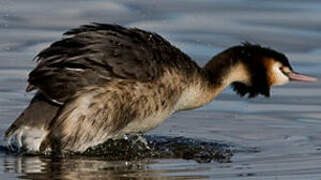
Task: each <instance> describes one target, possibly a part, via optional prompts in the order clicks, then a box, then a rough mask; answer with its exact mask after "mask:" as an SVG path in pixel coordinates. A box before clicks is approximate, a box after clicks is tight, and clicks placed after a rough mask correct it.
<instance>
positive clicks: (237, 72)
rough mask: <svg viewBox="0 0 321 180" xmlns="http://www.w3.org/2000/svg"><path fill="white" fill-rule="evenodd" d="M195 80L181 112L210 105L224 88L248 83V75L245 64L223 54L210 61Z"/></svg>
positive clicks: (188, 91) (184, 97) (184, 96)
mask: <svg viewBox="0 0 321 180" xmlns="http://www.w3.org/2000/svg"><path fill="white" fill-rule="evenodd" d="M200 73H201V75H200V76H198V78H194V80H193V83H192V85H191V86H190V88H189V89H188V90H186V91H185V92H184V93H183V94H182V97H183V98H181V99H184V100H185V101H184V102H185V103H184V105H182V106H181V108H180V110H187V109H194V108H197V107H201V106H204V105H206V104H208V103H210V102H211V101H212V100H213V99H214V98H215V97H216V96H217V95H218V94H219V93H220V92H221V91H222V90H223V89H224V88H226V87H227V86H228V85H230V84H231V83H233V82H243V83H247V81H248V79H249V78H248V77H249V76H248V73H247V70H246V68H245V66H244V65H243V64H241V63H240V62H239V61H237V60H234V59H233V58H231V57H230V56H228V55H226V54H225V53H222V54H220V55H217V56H215V57H214V58H213V59H212V60H210V61H209V62H208V63H207V64H206V65H205V66H204V67H203V68H202V70H201V72H200Z"/></svg>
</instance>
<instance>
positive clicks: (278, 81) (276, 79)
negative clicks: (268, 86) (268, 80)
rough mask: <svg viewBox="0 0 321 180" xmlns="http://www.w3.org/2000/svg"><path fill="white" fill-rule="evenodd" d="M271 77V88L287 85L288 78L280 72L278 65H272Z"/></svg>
mask: <svg viewBox="0 0 321 180" xmlns="http://www.w3.org/2000/svg"><path fill="white" fill-rule="evenodd" d="M272 76H273V77H272V78H273V81H272V85H273V86H280V85H283V84H286V83H288V82H289V81H290V80H289V77H288V76H286V75H285V74H284V73H283V72H282V71H281V69H280V65H279V64H274V65H273V68H272Z"/></svg>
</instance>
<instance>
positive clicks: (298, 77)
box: [287, 72, 318, 82]
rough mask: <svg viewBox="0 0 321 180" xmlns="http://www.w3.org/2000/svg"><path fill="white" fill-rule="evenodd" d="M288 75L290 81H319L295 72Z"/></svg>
mask: <svg viewBox="0 0 321 180" xmlns="http://www.w3.org/2000/svg"><path fill="white" fill-rule="evenodd" d="M287 75H288V77H289V78H290V81H303V82H314V81H317V80H318V79H317V78H314V77H311V76H307V75H303V74H299V73H295V72H291V73H288V74H287Z"/></svg>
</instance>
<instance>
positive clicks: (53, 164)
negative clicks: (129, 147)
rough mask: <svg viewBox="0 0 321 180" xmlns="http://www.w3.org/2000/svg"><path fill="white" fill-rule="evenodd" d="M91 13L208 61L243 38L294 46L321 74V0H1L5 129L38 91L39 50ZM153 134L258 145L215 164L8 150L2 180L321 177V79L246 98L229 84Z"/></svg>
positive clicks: (1, 118) (298, 63)
mask: <svg viewBox="0 0 321 180" xmlns="http://www.w3.org/2000/svg"><path fill="white" fill-rule="evenodd" d="M90 22H101V23H117V24H121V25H125V26H130V27H139V28H143V29H146V30H150V31H155V32H158V33H159V34H161V35H162V36H164V37H166V38H167V39H168V40H169V41H171V42H172V44H174V45H175V46H177V47H179V48H180V49H182V50H183V51H184V52H186V53H187V54H189V55H190V56H191V57H192V58H193V59H195V60H196V61H197V62H198V63H199V64H200V65H203V64H204V63H205V62H206V61H207V60H208V59H209V58H211V57H212V56H213V55H215V54H217V53H219V52H220V51H222V50H223V49H225V48H228V47H230V46H232V45H236V44H239V43H240V42H242V41H250V42H254V43H259V44H262V45H264V46H268V47H273V48H275V49H277V50H279V51H282V52H284V53H286V55H287V56H288V58H289V59H290V61H291V63H292V64H293V66H294V69H295V70H296V71H298V72H302V73H306V74H310V75H313V76H315V77H318V78H319V79H321V3H320V2H319V1H318V0H306V1H299V0H279V1H276V0H261V1H251V0H161V1H160V0H159V1H156V0H141V1H116V0H115V1H103V0H101V1H100V0H91V1H84V0H82V1H76V0H55V1H49V0H26V1H17V0H0V122H1V125H0V135H1V136H3V134H4V131H5V129H6V128H7V127H8V126H9V125H10V123H11V122H13V121H14V120H15V118H16V117H17V116H18V115H19V113H21V111H22V110H23V109H24V107H26V106H27V104H28V102H29V100H30V99H31V97H32V94H28V93H25V92H24V89H25V87H26V79H27V74H28V72H29V71H30V70H31V69H32V68H33V67H34V66H35V62H34V61H32V59H33V57H34V56H35V55H36V54H37V52H39V51H40V50H41V49H43V48H45V47H47V46H48V45H49V44H50V43H52V42H54V41H55V40H58V39H60V38H61V37H62V36H61V35H62V33H63V32H64V31H66V30H68V29H70V28H74V27H77V26H79V25H81V24H87V23H90ZM150 134H156V135H170V136H184V137H192V138H205V139H208V140H215V141H221V142H224V143H228V144H233V145H234V146H235V147H244V148H245V149H246V148H254V149H257V150H258V151H255V152H252V151H251V152H250V151H249V152H248V151H240V152H236V153H235V154H234V156H233V158H232V162H231V163H216V162H213V163H206V164H199V163H196V162H195V161H188V160H181V159H162V160H158V159H154V160H143V161H106V160H104V159H103V158H98V157H95V158H89V157H88V158H74V159H66V160H64V159H59V160H55V159H48V158H44V157H39V156H32V157H26V156H15V155H10V154H9V155H8V154H5V153H0V179H266V180H270V179H271V180H272V179H273V180H275V179H288V180H293V179H321V81H318V82H315V83H309V84H308V83H291V84H288V85H285V86H282V87H275V88H273V90H272V97H271V98H269V99H267V98H263V97H259V98H256V99H246V98H240V97H238V96H236V95H235V94H234V93H233V92H232V91H231V90H230V89H227V90H225V91H224V92H223V93H222V94H220V95H219V97H218V98H217V99H216V100H215V101H213V102H212V103H211V104H209V105H208V106H206V107H203V108H200V109H197V110H193V111H187V112H180V113H177V114H174V115H173V116H172V117H171V118H170V119H168V120H167V121H166V122H165V123H164V124H163V125H161V126H160V127H158V128H157V129H155V130H153V131H151V132H150ZM0 144H5V142H4V141H3V140H1V141H0Z"/></svg>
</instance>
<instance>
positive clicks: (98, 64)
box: [5, 23, 317, 152]
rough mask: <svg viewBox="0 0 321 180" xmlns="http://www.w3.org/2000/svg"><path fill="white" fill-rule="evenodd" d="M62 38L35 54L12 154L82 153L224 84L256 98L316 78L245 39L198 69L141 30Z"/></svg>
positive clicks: (111, 27) (92, 28) (102, 27)
mask: <svg viewBox="0 0 321 180" xmlns="http://www.w3.org/2000/svg"><path fill="white" fill-rule="evenodd" d="M63 35H64V36H63V38H62V39H61V40H58V41H56V42H54V43H52V44H51V45H50V46H49V47H47V48H45V49H44V50H42V51H40V53H39V54H38V55H37V56H36V57H35V61H36V62H37V65H36V67H35V68H34V69H33V70H32V71H31V72H30V73H29V78H28V86H27V88H26V91H27V92H30V91H35V95H34V97H33V98H32V100H31V102H30V104H29V106H27V108H26V109H25V110H24V111H23V112H22V113H21V115H20V116H19V117H18V118H17V119H16V120H15V121H14V122H13V123H12V124H11V126H10V127H9V128H8V129H7V131H6V133H5V138H6V140H7V142H8V146H9V147H10V148H11V149H13V150H16V151H22V150H27V151H31V152H51V151H60V152H84V151H86V150H87V149H88V148H90V147H93V146H96V145H98V144H101V143H104V142H105V141H107V140H108V139H118V138H122V137H124V136H125V135H131V134H137V133H144V132H147V131H149V130H151V129H153V128H155V127H157V126H158V125H160V124H161V123H162V122H163V121H164V120H166V119H167V118H168V117H169V116H170V115H172V114H173V113H175V112H178V111H183V110H190V109H195V108H198V107H202V106H205V105H207V104H209V103H210V102H211V101H212V100H213V99H214V98H215V97H216V96H217V95H218V94H219V93H220V92H221V91H222V90H223V89H225V88H226V87H228V86H229V85H231V87H232V89H233V90H234V91H235V92H236V94H238V95H240V96H241V97H243V96H245V97H249V98H253V97H256V96H258V95H263V96H265V97H269V96H270V89H271V87H272V86H276V85H283V84H286V83H288V82H290V81H306V82H310V81H311V82H312V81H316V80H317V79H316V78H314V77H311V76H307V75H303V74H299V73H296V72H294V71H293V68H292V67H291V65H290V63H289V61H288V59H287V57H286V56H285V55H284V54H283V53H281V52H278V51H276V50H273V49H271V48H269V47H263V46H261V45H259V44H252V43H249V42H244V43H240V44H238V45H235V46H232V47H230V48H227V49H226V50H224V51H222V52H220V53H219V54H217V55H215V56H214V57H213V58H211V59H210V60H209V61H208V63H206V64H205V65H204V66H203V67H200V66H199V65H198V64H197V63H196V62H195V61H193V60H192V58H190V57H189V56H188V55H186V54H185V53H184V52H182V51H181V50H179V49H178V48H176V47H175V46H174V45H172V44H171V43H170V42H169V41H167V40H165V39H164V38H163V37H161V36H160V35H159V34H157V33H155V32H150V31H145V30H142V29H138V28H130V27H124V26H121V25H118V24H103V23H91V24H87V25H82V26H80V27H78V28H74V29H71V30H69V31H67V32H65V33H64V34H63Z"/></svg>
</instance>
